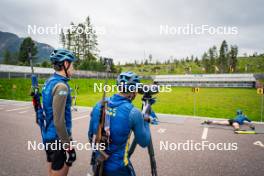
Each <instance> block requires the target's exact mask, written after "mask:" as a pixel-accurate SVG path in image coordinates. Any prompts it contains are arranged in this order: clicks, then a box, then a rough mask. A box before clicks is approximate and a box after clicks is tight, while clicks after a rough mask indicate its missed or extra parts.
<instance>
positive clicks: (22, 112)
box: [19, 111, 28, 114]
mask: <svg viewBox="0 0 264 176" xmlns="http://www.w3.org/2000/svg"><path fill="white" fill-rule="evenodd" d="M27 112H28V111H21V112H19V114H24V113H27Z"/></svg>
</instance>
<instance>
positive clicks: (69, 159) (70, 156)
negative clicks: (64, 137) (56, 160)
mask: <svg viewBox="0 0 264 176" xmlns="http://www.w3.org/2000/svg"><path fill="white" fill-rule="evenodd" d="M75 160H76V152H75V149H74V148H72V149H70V148H69V149H67V150H66V161H65V163H66V165H67V166H72V163H73V162H74V161H75Z"/></svg>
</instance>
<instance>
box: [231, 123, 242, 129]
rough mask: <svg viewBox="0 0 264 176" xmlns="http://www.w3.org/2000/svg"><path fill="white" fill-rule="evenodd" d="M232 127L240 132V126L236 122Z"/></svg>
mask: <svg viewBox="0 0 264 176" xmlns="http://www.w3.org/2000/svg"><path fill="white" fill-rule="evenodd" d="M232 126H233V128H234V130H239V127H240V126H239V124H238V123H237V122H234V123H233V124H232Z"/></svg>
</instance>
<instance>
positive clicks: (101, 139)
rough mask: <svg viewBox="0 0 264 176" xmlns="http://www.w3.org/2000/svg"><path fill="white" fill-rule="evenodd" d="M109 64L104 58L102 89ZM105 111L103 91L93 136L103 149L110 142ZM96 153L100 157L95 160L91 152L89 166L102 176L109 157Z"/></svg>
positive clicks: (101, 152) (108, 123) (102, 151)
mask: <svg viewBox="0 0 264 176" xmlns="http://www.w3.org/2000/svg"><path fill="white" fill-rule="evenodd" d="M111 64H112V59H108V58H104V65H105V66H106V79H105V83H104V88H105V86H106V85H107V79H108V73H109V72H110V71H111V69H110V67H111ZM106 110H107V101H106V93H105V90H103V98H102V101H101V109H100V120H99V125H98V128H97V133H96V135H95V136H93V143H95V144H98V146H101V145H100V144H104V145H105V148H106V147H107V146H108V145H109V142H110V119H107V116H106ZM98 151H99V153H100V155H99V156H98V157H97V158H95V152H93V154H92V160H91V164H92V165H94V164H95V166H96V167H95V171H94V175H95V176H102V175H103V168H104V161H105V160H107V159H108V158H109V155H108V154H107V153H106V152H105V151H104V150H101V149H100V147H99V150H98Z"/></svg>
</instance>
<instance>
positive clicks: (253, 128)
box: [244, 121, 255, 130]
mask: <svg viewBox="0 0 264 176" xmlns="http://www.w3.org/2000/svg"><path fill="white" fill-rule="evenodd" d="M244 124H245V125H247V126H248V127H249V128H251V129H252V130H255V125H254V124H253V123H252V122H248V121H244Z"/></svg>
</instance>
